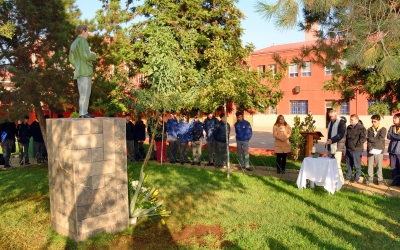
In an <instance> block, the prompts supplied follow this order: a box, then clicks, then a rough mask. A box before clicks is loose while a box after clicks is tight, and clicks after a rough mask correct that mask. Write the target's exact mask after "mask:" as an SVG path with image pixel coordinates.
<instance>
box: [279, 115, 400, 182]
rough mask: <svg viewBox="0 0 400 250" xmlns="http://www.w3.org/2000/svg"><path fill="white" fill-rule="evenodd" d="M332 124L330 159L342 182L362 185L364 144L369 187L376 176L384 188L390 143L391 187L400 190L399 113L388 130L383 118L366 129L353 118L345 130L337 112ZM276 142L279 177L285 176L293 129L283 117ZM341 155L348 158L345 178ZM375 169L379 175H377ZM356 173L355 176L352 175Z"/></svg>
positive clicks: (330, 117)
mask: <svg viewBox="0 0 400 250" xmlns="http://www.w3.org/2000/svg"><path fill="white" fill-rule="evenodd" d="M328 115H329V119H330V122H329V124H328V140H327V142H326V146H327V151H328V155H329V156H331V155H334V157H335V158H336V160H337V166H338V168H339V174H340V178H341V180H342V182H344V180H349V181H354V182H358V183H361V181H360V177H361V157H362V152H363V151H364V143H365V142H367V159H368V161H367V164H368V179H367V180H366V182H367V183H373V180H374V176H375V175H377V181H376V182H375V184H377V185H382V184H383V174H382V162H383V154H384V151H385V139H386V138H387V139H388V140H389V141H390V142H389V146H388V153H389V159H390V168H391V170H392V178H393V182H392V184H391V185H392V186H400V113H397V114H395V115H394V116H393V123H394V125H392V126H391V127H390V128H389V130H387V129H386V128H385V127H383V126H382V125H381V124H380V120H381V118H380V116H379V115H373V116H372V117H371V123H372V126H371V127H369V128H368V129H366V128H365V127H364V125H363V123H362V121H361V120H360V119H359V117H358V115H356V114H352V115H351V116H350V125H349V126H347V127H346V122H347V121H346V119H345V117H341V118H338V116H337V113H336V111H335V110H330V111H329V113H328ZM273 136H274V138H275V146H274V151H275V154H276V166H277V173H285V169H286V156H287V154H288V153H289V152H291V148H290V142H289V137H290V136H291V128H290V126H289V125H288V124H287V123H286V121H285V118H284V117H283V116H282V115H279V116H278V117H277V120H276V122H275V124H274V127H273ZM342 154H344V155H345V158H346V169H347V170H346V173H345V176H343V171H342V169H341V160H342ZM374 165H376V168H377V171H376V173H375V172H374ZM353 170H355V173H354V174H353Z"/></svg>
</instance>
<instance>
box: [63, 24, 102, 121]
mask: <svg viewBox="0 0 400 250" xmlns="http://www.w3.org/2000/svg"><path fill="white" fill-rule="evenodd" d="M76 32H77V33H78V37H77V38H76V39H75V41H74V42H73V43H72V44H71V48H70V51H69V61H70V62H71V64H72V65H73V66H74V67H75V74H74V79H76V80H77V82H78V90H79V117H80V118H94V116H93V115H91V114H89V113H88V106H89V98H90V93H91V91H92V76H93V61H94V60H96V54H95V53H93V52H91V51H90V47H89V44H88V42H87V41H86V39H87V37H88V35H89V30H88V27H87V26H86V25H83V24H80V25H78V27H76Z"/></svg>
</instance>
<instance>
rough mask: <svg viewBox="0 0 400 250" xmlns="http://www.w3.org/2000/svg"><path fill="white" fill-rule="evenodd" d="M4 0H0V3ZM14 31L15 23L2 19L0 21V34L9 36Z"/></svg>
mask: <svg viewBox="0 0 400 250" xmlns="http://www.w3.org/2000/svg"><path fill="white" fill-rule="evenodd" d="M4 2H5V0H0V5H3V3H4ZM14 31H15V25H14V23H13V22H11V21H6V20H2V21H0V36H5V37H7V38H11V37H12V34H13V33H14Z"/></svg>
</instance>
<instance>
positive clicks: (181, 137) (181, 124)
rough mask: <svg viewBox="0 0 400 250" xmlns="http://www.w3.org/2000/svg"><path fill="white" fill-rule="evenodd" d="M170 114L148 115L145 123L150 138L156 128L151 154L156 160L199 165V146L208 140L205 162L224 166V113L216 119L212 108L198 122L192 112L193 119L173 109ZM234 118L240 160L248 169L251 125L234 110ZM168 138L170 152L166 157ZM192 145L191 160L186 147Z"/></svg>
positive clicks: (226, 132) (226, 125)
mask: <svg viewBox="0 0 400 250" xmlns="http://www.w3.org/2000/svg"><path fill="white" fill-rule="evenodd" d="M170 115H171V117H170V118H169V119H168V120H167V122H164V118H163V116H162V115H160V116H159V117H158V118H157V119H156V118H153V117H150V119H149V121H148V126H147V132H148V134H149V138H152V134H153V131H154V132H155V135H154V141H155V148H154V150H153V152H154V151H155V153H154V155H153V156H152V158H153V159H155V160H157V161H158V162H166V161H167V160H168V161H169V163H171V164H175V163H177V162H179V163H180V164H182V165H183V164H186V163H190V164H191V165H199V166H200V165H201V161H202V146H203V145H204V144H207V149H208V163H207V164H206V165H207V166H215V167H216V168H223V167H225V166H227V146H228V145H227V143H229V135H230V124H229V123H227V121H226V117H225V115H224V114H220V115H219V118H220V120H218V119H217V118H216V117H215V116H214V113H213V112H208V113H207V117H206V118H205V119H204V122H201V121H200V119H199V116H198V114H195V115H194V116H193V120H192V121H189V119H190V117H189V115H188V114H186V113H182V114H181V115H180V120H179V119H178V115H177V113H176V112H175V111H171V114H170ZM236 117H237V122H236V123H235V131H236V141H237V145H238V154H239V163H240V164H241V166H242V167H244V168H245V169H247V170H248V171H251V170H252V169H251V168H250V165H249V153H248V149H249V144H248V143H249V140H250V139H251V136H252V128H251V125H250V123H249V122H248V121H246V120H244V119H243V115H242V113H240V112H237V113H236ZM167 142H168V151H169V155H168V158H167ZM190 147H191V149H192V155H193V157H192V161H189V159H188V151H189V148H190Z"/></svg>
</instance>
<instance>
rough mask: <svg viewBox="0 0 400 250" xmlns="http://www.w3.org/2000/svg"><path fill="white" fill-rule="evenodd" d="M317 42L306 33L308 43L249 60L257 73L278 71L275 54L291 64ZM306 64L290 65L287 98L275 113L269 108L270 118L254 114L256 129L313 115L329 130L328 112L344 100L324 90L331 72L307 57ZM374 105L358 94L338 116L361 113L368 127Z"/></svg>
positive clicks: (284, 85) (260, 53)
mask: <svg viewBox="0 0 400 250" xmlns="http://www.w3.org/2000/svg"><path fill="white" fill-rule="evenodd" d="M314 42H315V39H313V38H312V37H311V36H310V34H306V41H304V42H298V43H291V44H282V45H273V46H270V47H267V48H263V49H260V50H257V51H254V52H253V53H252V54H251V56H250V58H249V63H250V65H251V67H252V69H254V70H258V71H264V70H273V71H276V70H277V67H278V65H277V63H276V62H275V61H274V60H273V58H272V56H273V55H274V54H275V53H278V54H279V55H280V57H282V58H283V59H285V60H286V61H287V62H288V63H290V62H292V60H293V58H294V57H295V56H298V55H299V52H300V51H301V48H302V47H305V46H311V45H312V44H313V43H314ZM305 64H306V67H304V68H302V67H301V66H298V65H296V64H291V65H290V66H289V69H288V70H287V73H286V76H285V77H284V79H283V80H282V82H281V85H280V89H281V90H282V91H283V92H284V97H283V99H282V100H281V101H280V102H279V104H278V106H277V108H276V109H275V110H274V109H272V108H268V110H266V114H267V115H263V114H256V115H254V116H253V117H252V120H253V126H256V127H272V126H273V123H274V122H275V119H276V115H277V114H282V115H284V116H285V118H286V121H288V122H289V123H292V121H293V117H294V116H296V115H299V116H300V117H303V116H305V115H306V114H308V113H309V112H311V113H312V114H313V117H314V119H315V120H316V126H317V127H318V128H323V127H326V125H327V121H326V120H327V111H328V110H329V109H331V108H332V101H334V100H339V99H340V95H339V94H338V93H332V92H326V91H323V90H322V88H323V85H324V82H325V81H327V80H330V79H331V77H332V71H331V69H329V68H324V67H321V66H319V65H316V64H313V63H311V62H310V61H308V62H307V58H306V59H305ZM371 104H372V102H371V101H369V100H368V99H367V97H366V96H365V95H360V94H358V95H356V98H355V99H354V100H351V101H350V102H342V103H341V105H339V106H338V107H336V109H337V112H338V114H340V115H343V116H347V118H349V117H348V116H349V115H351V114H358V115H359V116H360V119H362V120H364V123H365V122H367V126H369V122H370V121H369V120H370V114H368V107H369V106H370V105H371ZM272 116H275V117H272ZM385 120H386V121H385V122H389V123H388V124H391V119H385Z"/></svg>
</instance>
